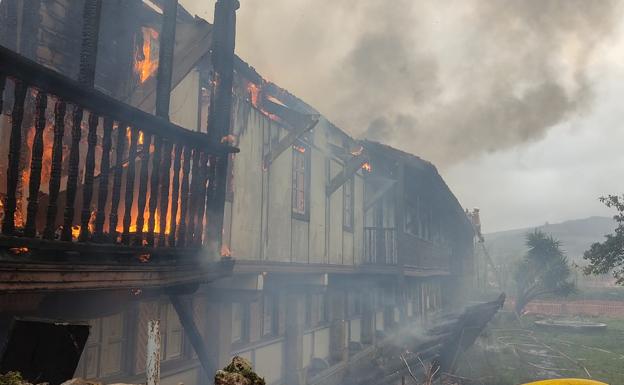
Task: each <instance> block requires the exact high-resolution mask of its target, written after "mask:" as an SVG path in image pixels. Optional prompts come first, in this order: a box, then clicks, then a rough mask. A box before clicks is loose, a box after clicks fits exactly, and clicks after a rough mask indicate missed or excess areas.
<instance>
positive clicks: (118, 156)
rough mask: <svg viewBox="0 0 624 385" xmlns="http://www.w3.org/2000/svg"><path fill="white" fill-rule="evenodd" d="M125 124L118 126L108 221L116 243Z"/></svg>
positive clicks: (109, 230) (111, 234)
mask: <svg viewBox="0 0 624 385" xmlns="http://www.w3.org/2000/svg"><path fill="white" fill-rule="evenodd" d="M127 127H128V125H127V124H125V123H118V125H117V144H116V146H117V148H116V151H115V173H114V176H113V195H112V198H111V211H110V217H109V220H108V232H109V234H110V236H111V238H112V240H113V242H115V241H116V240H117V222H119V201H120V200H121V177H122V175H123V154H124V147H125V144H126V128H127Z"/></svg>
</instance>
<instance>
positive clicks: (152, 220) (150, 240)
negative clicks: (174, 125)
mask: <svg viewBox="0 0 624 385" xmlns="http://www.w3.org/2000/svg"><path fill="white" fill-rule="evenodd" d="M161 146H162V139H161V138H159V137H156V138H154V152H153V153H152V175H151V184H150V199H149V220H148V221H147V236H146V240H147V244H148V245H149V246H153V245H154V231H155V226H156V208H157V207H158V186H159V182H160V152H161Z"/></svg>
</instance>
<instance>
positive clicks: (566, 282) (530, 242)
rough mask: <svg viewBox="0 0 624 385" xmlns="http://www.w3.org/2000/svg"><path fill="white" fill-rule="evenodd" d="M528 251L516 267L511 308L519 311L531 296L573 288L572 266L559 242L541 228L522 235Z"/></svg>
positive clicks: (520, 311) (563, 293)
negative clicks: (513, 302)
mask: <svg viewBox="0 0 624 385" xmlns="http://www.w3.org/2000/svg"><path fill="white" fill-rule="evenodd" d="M526 245H527V247H528V248H529V251H528V252H527V253H526V255H525V257H524V259H523V260H522V261H521V262H520V263H519V264H518V266H517V267H516V270H515V273H514V278H515V282H516V306H515V310H516V313H517V314H518V315H521V314H522V312H523V310H524V307H525V306H526V305H527V304H528V303H529V302H531V301H532V300H534V299H536V298H540V297H544V296H567V295H569V294H571V293H572V292H574V289H575V286H574V282H573V281H571V280H570V278H571V275H572V269H571V267H570V265H569V264H568V259H567V258H566V256H565V255H564V253H563V251H562V250H561V242H559V241H558V240H556V239H554V238H553V237H552V236H550V235H546V233H544V232H542V231H541V230H535V231H533V232H530V233H528V234H527V236H526Z"/></svg>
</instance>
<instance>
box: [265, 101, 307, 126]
mask: <svg viewBox="0 0 624 385" xmlns="http://www.w3.org/2000/svg"><path fill="white" fill-rule="evenodd" d="M262 107H263V108H264V109H265V110H266V111H267V112H269V113H271V114H273V115H277V116H279V117H280V118H281V119H282V120H284V121H285V122H286V123H288V124H289V125H291V126H292V127H300V126H302V125H303V126H305V125H307V124H308V122H309V121H310V117H309V115H307V114H303V113H301V112H299V111H296V110H293V109H292V108H289V107H287V106H285V105H282V104H279V103H275V102H273V101H272V100H271V99H269V98H268V97H267V96H266V95H265V97H264V98H263V100H262ZM312 119H314V118H312Z"/></svg>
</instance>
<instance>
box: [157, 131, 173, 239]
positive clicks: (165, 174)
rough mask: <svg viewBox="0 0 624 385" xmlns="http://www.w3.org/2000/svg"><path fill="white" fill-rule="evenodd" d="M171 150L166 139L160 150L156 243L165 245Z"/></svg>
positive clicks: (169, 143)
mask: <svg viewBox="0 0 624 385" xmlns="http://www.w3.org/2000/svg"><path fill="white" fill-rule="evenodd" d="M171 150H172V144H171V142H170V141H168V140H166V141H165V142H164V143H163V152H162V169H161V172H162V177H161V180H162V181H161V184H160V233H159V236H158V245H159V246H161V247H164V246H165V238H166V233H167V222H168V219H169V218H168V217H167V213H168V212H169V180H170V176H171Z"/></svg>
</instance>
